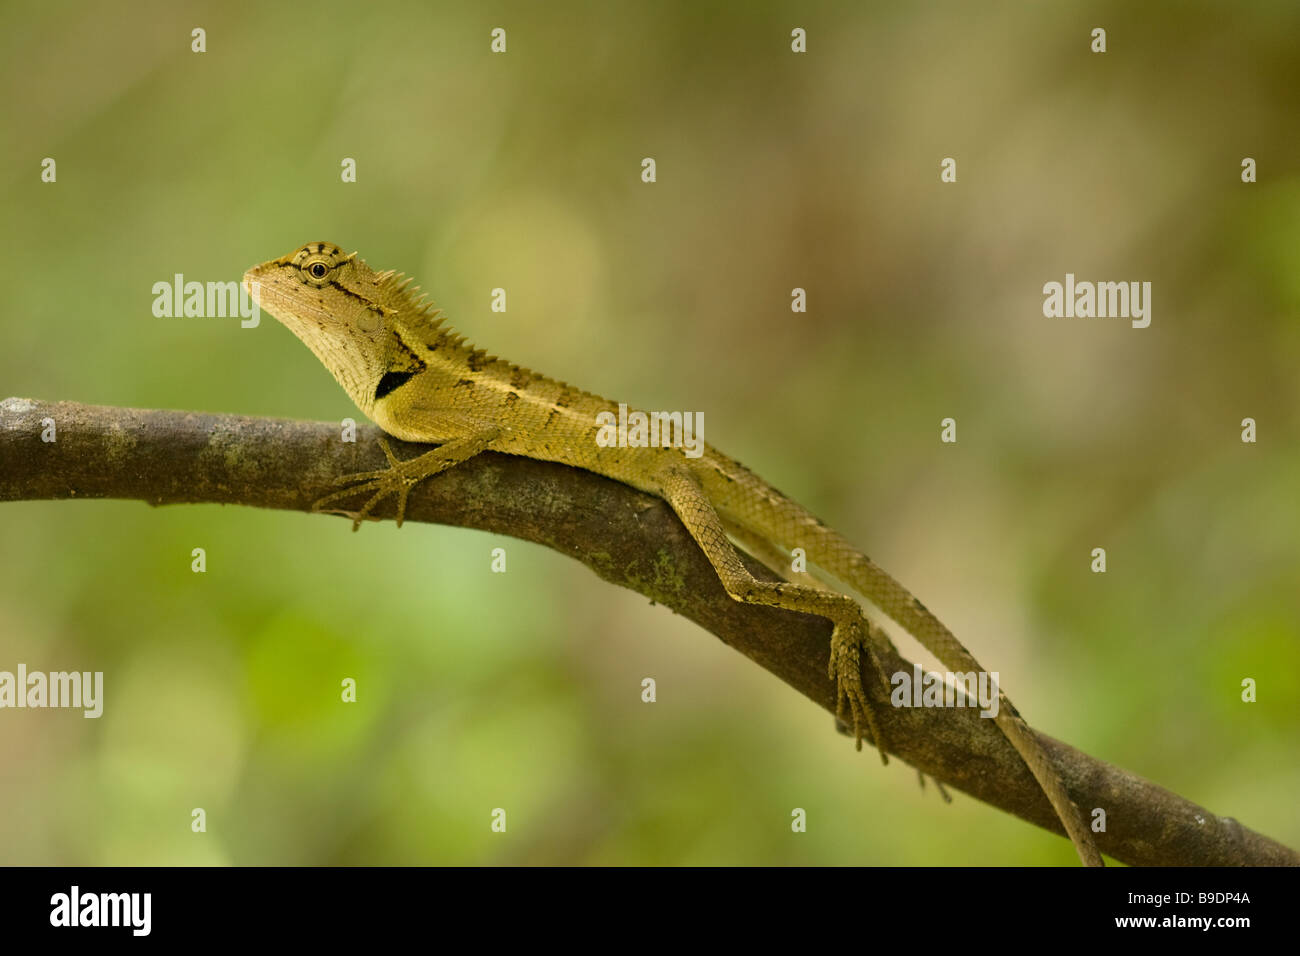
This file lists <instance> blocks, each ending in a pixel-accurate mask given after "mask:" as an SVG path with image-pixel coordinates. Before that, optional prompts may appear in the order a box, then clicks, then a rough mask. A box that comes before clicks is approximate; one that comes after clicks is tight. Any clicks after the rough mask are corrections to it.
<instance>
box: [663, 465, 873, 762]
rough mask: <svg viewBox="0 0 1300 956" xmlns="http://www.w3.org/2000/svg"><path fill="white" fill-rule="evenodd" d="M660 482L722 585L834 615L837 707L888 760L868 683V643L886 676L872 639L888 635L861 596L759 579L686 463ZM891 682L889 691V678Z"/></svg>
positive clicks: (751, 600)
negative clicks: (864, 673)
mask: <svg viewBox="0 0 1300 956" xmlns="http://www.w3.org/2000/svg"><path fill="white" fill-rule="evenodd" d="M660 488H661V491H660V493H661V494H662V496H663V498H664V500H666V501H667V502H668V504H669V505H671V506H672V509H673V511H675V512H677V516H678V517H679V518H681V520H682V524H683V525H685V526H686V530H687V531H689V532H690V534H691V537H692V538H694V539H695V542H696V543H697V544H698V545H699V546H700V548H701V549H702V550H703V551H704V554H705V556H706V557H707V558H708V559H709V563H710V564H712V565H713V569H714V570H715V571H716V572H717V573H718V578H719V579H720V580H721V581H722V586H723V587H724V588H726V591H727V594H729V595H730V596H731V597H732V598H734V599H735V600H737V601H741V602H743V603H745V604H766V605H768V606H770V607H782V608H788V609H789V610H792V611H802V612H803V613H805V614H816V615H818V616H820V617H825V618H829V619H830V620H831V622H832V623H833V624H834V625H835V629H834V630H833V631H832V632H831V649H830V665H829V676H830V679H831V680H833V681H834V682H835V688H836V703H835V707H836V711H837V712H838V713H839V714H840V715H842V714H843V708H844V705H845V704H846V703H847V704H848V705H849V710H850V719H851V720H852V723H853V733H854V737H855V739H856V742H857V745H858V748H859V749H861V747H862V736H863V735H862V731H863V724H864V723H865V725H866V728H867V729H868V730H869V731H870V734H871V738H872V741H873V742H874V743H875V745H876V749H877V750H878V751H879V752H880V759H881V762H882V763H888V762H889V758H888V756H887V755H886V753H885V738H884V736H883V734H882V733H881V730H880V726H879V724H878V723H877V722H876V717H875V712H874V711H873V710H872V705H871V701H870V699H869V698H868V697H867V695H866V693H865V691H864V690H863V689H862V667H863V664H864V663H865V662H864V661H863V659H862V651H863V650H864V649H865V650H866V652H867V655H868V657H869V658H870V663H871V666H872V667H873V669H874V670H875V671H876V673H877V674H878V675H879V677H880V679H881V681H882V682H883V681H885V677H884V670H883V668H882V667H881V664H880V661H879V659H878V657H877V656H876V652H875V647H874V645H873V643H872V642H873V641H874V640H881V639H883V635H882V634H881V633H880V631H879V630H878V629H876V628H875V625H873V624H872V623H871V622H870V621H869V620H867V618H866V616H865V615H864V614H863V613H862V608H861V607H860V606H859V605H858V602H857V601H855V600H853V598H851V597H849V596H848V595H847V594H840V593H839V592H837V591H831V590H828V589H824V588H820V587H814V586H810V585H806V584H793V583H789V582H780V583H777V582H772V581H760V580H758V579H757V578H756V577H754V576H753V575H752V574H750V573H749V569H748V568H746V567H745V565H744V564H743V563H742V562H741V560H740V555H738V554H737V553H736V549H735V547H733V546H732V544H731V540H730V539H729V538H728V537H727V531H726V527H725V525H724V524H723V522H722V519H721V518H719V517H718V513H717V511H715V510H714V507H713V504H712V502H710V501H709V498H708V495H707V494H705V492H704V489H703V488H702V487H701V486H700V483H699V482H698V481H697V480H696V478H695V476H694V475H693V474H691V472H690V471H689V470H688V469H686V468H684V467H682V468H675V469H671V470H669V471H667V472H666V473H665V474H664V475H662V476H661V479H660ZM885 688H886V693H888V684H887V683H886V684H885Z"/></svg>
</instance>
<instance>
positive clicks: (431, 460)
mask: <svg viewBox="0 0 1300 956" xmlns="http://www.w3.org/2000/svg"><path fill="white" fill-rule="evenodd" d="M244 281H245V283H246V284H247V285H248V286H249V288H250V291H252V293H253V294H254V296H255V297H256V299H257V301H258V303H259V304H260V305H261V306H262V307H263V308H265V309H266V310H267V311H268V312H270V313H271V314H272V315H273V316H275V318H277V319H278V320H279V321H280V322H281V323H283V324H284V325H285V326H286V327H288V328H289V330H290V331H292V332H293V333H294V334H295V335H297V336H298V337H299V338H300V339H302V340H303V342H305V343H306V344H307V346H308V347H310V348H311V350H312V351H313V352H315V353H316V356H317V358H319V359H320V360H321V362H322V363H323V364H324V365H325V367H326V368H328V369H329V370H330V372H332V373H333V375H334V377H335V378H336V379H337V380H338V381H339V383H340V384H341V385H342V386H343V388H344V389H345V390H346V391H347V393H348V394H349V395H350V396H351V397H352V399H353V401H354V402H356V404H357V406H358V407H359V408H360V409H361V410H362V411H363V412H364V413H365V414H366V415H367V416H369V417H370V418H371V419H372V420H373V421H374V422H375V423H376V424H378V425H379V426H380V427H381V428H382V429H383V430H384V431H385V432H387V433H388V434H390V435H393V436H395V437H397V438H401V439H404V440H406V441H412V442H427V443H437V444H438V446H439V447H438V448H436V449H434V450H432V451H429V452H427V453H425V454H423V455H421V456H419V457H418V458H414V459H412V460H410V461H398V460H397V459H396V458H395V457H394V456H393V455H392V453H391V451H390V450H389V448H388V446H387V444H385V445H384V451H385V454H386V455H387V456H388V459H389V463H390V466H391V467H390V468H388V469H385V470H383V471H378V472H367V473H362V474H359V475H350V476H347V478H346V479H344V480H345V481H346V482H347V483H348V484H350V485H351V487H348V488H345V489H344V490H342V491H340V492H337V493H335V494H333V495H329V496H327V497H326V498H324V499H322V500H321V501H319V502H317V507H321V506H324V505H328V504H331V503H333V502H335V501H338V500H340V499H341V498H343V497H346V496H350V495H353V494H357V493H359V492H369V493H370V497H369V498H368V500H367V501H366V502H365V504H364V505H363V506H362V508H361V511H360V512H359V513H357V514H356V516H355V520H354V524H353V527H354V528H356V527H358V526H359V524H360V522H361V520H363V519H364V518H365V517H366V516H367V515H368V514H369V513H370V511H371V510H372V509H373V508H374V506H375V505H376V504H377V503H378V502H379V501H381V500H383V498H385V497H387V496H388V495H391V494H395V495H397V496H398V512H397V521H398V524H401V520H402V516H403V513H404V510H405V504H406V496H407V493H408V492H409V490H410V488H411V487H412V486H414V485H415V484H416V483H418V482H419V481H421V480H423V479H424V478H427V477H429V476H431V475H435V474H437V473H438V472H440V471H443V470H445V469H447V468H450V467H452V466H454V465H456V464H459V463H460V462H462V461H465V460H466V459H468V458H471V457H473V456H474V455H476V454H478V453H479V452H482V451H489V450H490V451H496V452H504V453H506V454H511V455H521V456H524V457H527V458H534V459H541V460H546V461H553V462H559V463H561V464H565V465H571V466H573V467H575V468H584V469H586V470H588V471H592V472H595V473H597V474H600V475H604V476H606V477H608V478H612V479H614V480H615V481H620V482H623V483H624V484H627V485H631V486H632V487H634V488H637V489H640V490H641V491H644V492H648V493H650V494H654V495H657V496H659V497H661V498H663V499H664V500H665V501H667V502H668V504H669V505H670V506H671V507H672V508H673V510H674V511H675V512H676V513H677V515H678V517H679V518H680V519H681V521H682V523H683V525H685V527H686V529H687V530H688V531H689V532H690V534H691V536H692V537H693V538H694V539H695V541H696V542H697V543H698V544H699V545H700V547H701V548H702V549H703V551H704V553H705V555H706V556H707V557H708V559H709V561H710V563H711V564H712V565H713V567H714V569H715V570H716V571H717V572H718V576H719V578H720V579H721V581H722V584H723V586H724V587H725V588H726V590H727V593H728V594H730V595H731V596H732V597H733V598H735V599H736V600H738V601H743V602H746V603H753V604H766V605H771V606H775V607H782V608H787V609H790V610H795V611H802V612H804V613H808V614H817V615H820V616H823V617H826V618H829V619H830V620H831V621H832V623H833V624H834V631H833V633H832V637H831V658H830V660H831V663H830V670H831V675H830V676H831V678H832V679H833V680H835V681H836V683H837V688H838V693H839V699H840V705H841V707H842V706H843V704H844V703H846V702H847V703H848V705H849V708H850V711H851V718H852V721H853V725H854V729H855V733H856V734H857V735H858V739H859V746H860V745H861V735H862V725H863V724H864V723H865V724H866V726H867V728H868V729H869V730H870V731H871V734H872V737H873V739H874V740H875V742H876V745H877V747H878V748H879V749H880V752H881V756H882V758H883V757H884V741H883V738H882V736H881V733H880V729H879V727H878V726H877V723H876V721H875V719H874V715H873V714H872V711H871V709H870V707H869V705H868V701H867V698H866V696H865V695H864V693H863V691H862V676H861V675H862V667H863V664H864V662H863V661H862V660H861V655H862V653H863V652H865V653H866V654H867V655H868V657H869V658H870V660H871V663H872V665H873V666H874V667H875V669H876V670H877V673H878V674H879V676H880V677H881V679H882V680H883V679H884V676H883V674H882V673H880V668H879V664H878V662H876V659H875V653H874V651H873V649H872V648H873V642H883V641H887V638H886V637H884V635H883V632H881V631H880V630H879V629H878V628H876V627H875V625H874V624H872V623H871V622H870V621H869V620H868V619H867V618H866V616H865V615H864V614H863V611H862V608H861V606H860V605H859V604H858V602H857V601H856V600H855V599H854V598H852V597H850V596H849V595H847V594H844V593H841V592H839V591H836V590H832V589H830V588H828V587H822V586H820V585H818V584H815V583H806V582H807V580H808V579H807V576H803V575H798V576H796V575H794V574H792V573H791V571H790V568H789V566H788V562H785V561H778V560H777V559H778V558H779V557H780V553H781V552H782V551H784V553H785V554H789V553H790V550H791V549H793V548H796V547H798V548H803V549H804V551H805V553H806V554H807V556H808V560H809V562H810V563H812V564H814V565H816V566H817V567H818V568H819V569H820V570H821V571H822V572H824V573H825V575H827V576H829V577H830V578H833V579H835V580H836V581H839V582H841V583H843V584H846V585H848V586H849V588H851V589H853V590H855V591H857V592H858V593H860V594H862V595H864V596H865V597H867V598H868V599H869V600H870V601H871V602H872V603H874V604H875V605H876V606H877V607H879V608H880V610H881V611H883V612H884V613H885V614H887V615H888V616H889V617H890V618H892V619H893V620H894V621H895V622H897V623H898V624H899V625H901V626H902V627H903V628H905V629H906V630H907V631H909V632H910V633H911V634H912V635H913V637H915V638H916V639H917V640H918V641H919V642H920V643H921V644H922V645H923V646H924V647H926V648H927V649H928V650H929V651H930V652H931V653H933V654H934V655H935V656H936V657H937V658H938V659H939V660H940V661H941V662H942V663H943V664H944V666H946V667H948V668H950V669H951V670H952V671H954V672H957V673H967V672H972V671H974V672H979V671H982V668H981V667H980V665H979V663H978V662H977V661H976V660H975V658H974V657H973V656H972V655H971V654H970V652H969V651H967V650H966V648H965V647H963V646H962V645H961V643H960V642H959V641H958V640H957V638H956V637H955V636H954V635H953V634H952V633H951V632H950V631H949V630H948V629H947V628H946V627H945V626H944V625H943V624H942V623H940V622H939V621H938V619H936V618H935V617H934V615H933V614H931V613H930V612H929V611H927V610H926V609H925V607H924V606H923V605H922V604H921V602H920V601H918V600H917V599H916V598H914V597H912V595H911V594H910V593H908V591H907V590H906V589H905V588H904V587H903V586H902V585H901V584H899V583H898V582H897V581H895V580H894V579H893V578H892V577H890V576H889V575H888V574H887V573H886V572H885V571H883V570H882V569H881V568H879V567H878V566H876V565H875V564H874V563H873V562H872V561H871V560H870V559H869V558H867V557H866V556H865V555H864V554H862V553H861V552H860V551H858V550H857V549H856V548H854V547H853V546H852V545H851V544H849V542H848V541H846V540H845V539H844V538H843V537H841V536H840V535H839V534H838V533H837V532H835V531H834V530H832V529H831V528H829V527H827V526H826V525H825V524H823V523H822V522H821V521H819V520H818V519H817V518H815V517H814V516H813V515H811V514H810V513H809V512H808V511H807V510H805V509H804V508H803V507H801V506H800V505H799V504H798V503H797V502H795V501H792V500H791V499H789V498H787V497H786V496H785V495H783V494H781V493H780V492H778V491H777V490H776V489H774V488H773V487H772V486H770V485H768V484H767V483H766V482H764V481H763V480H762V479H761V478H759V477H758V476H757V475H755V474H754V473H753V472H751V471H749V469H747V468H745V467H744V466H743V465H741V464H740V463H739V462H736V461H734V460H732V459H730V458H728V457H727V456H725V455H723V454H722V453H721V452H719V451H717V450H716V449H714V448H712V447H711V446H707V445H705V446H704V447H703V449H702V453H701V454H699V455H698V456H697V457H691V456H689V455H687V454H686V450H685V449H684V448H683V447H682V446H681V444H677V445H672V446H665V445H663V444H661V445H660V446H659V447H627V446H626V445H619V444H612V445H611V444H607V443H604V444H603V443H602V442H600V441H598V435H599V432H600V429H601V424H600V422H599V421H598V419H597V416H598V415H600V414H601V413H609V414H611V415H614V416H617V415H618V414H619V406H618V405H617V404H616V403H614V402H611V401H609V400H607V399H604V398H601V397H600V396H598V395H593V394H591V393H589V392H584V391H581V390H580V389H577V388H574V387H572V386H570V385H566V384H564V383H563V382H558V381H555V380H554V379H551V378H547V377H546V376H544V375H539V374H537V373H535V372H531V371H529V370H528V369H524V368H520V367H519V366H516V365H512V364H510V363H509V362H506V361H504V360H502V359H499V358H496V357H495V356H491V355H488V354H486V353H485V352H483V351H482V350H480V349H475V348H473V347H472V346H470V345H469V344H468V343H466V342H465V340H464V339H463V338H462V337H461V336H459V335H456V334H455V333H454V332H452V330H451V329H449V328H447V327H446V326H445V325H444V323H443V320H442V319H441V318H439V314H438V311H437V310H435V309H433V308H432V307H431V306H429V305H428V304H426V302H425V300H424V297H423V296H419V297H416V295H415V291H416V290H414V289H412V288H410V287H409V280H403V279H402V277H401V276H399V275H397V274H395V273H393V272H382V273H377V272H375V271H374V270H372V269H371V268H370V267H369V266H367V265H366V264H365V262H363V261H362V260H361V259H359V258H357V256H356V254H355V253H353V254H352V255H346V254H344V253H343V251H342V250H341V249H340V248H339V247H337V246H334V245H331V244H329V243H323V242H313V243H308V244H307V245H306V246H303V247H302V248H301V249H299V250H297V251H296V252H294V253H292V254H291V255H288V256H285V257H283V258H280V259H273V260H271V261H270V262H265V263H263V264H262V265H260V266H256V267H255V268H253V269H250V270H249V271H248V273H247V274H246V275H245V277H244ZM732 538H735V539H736V540H739V541H740V542H742V543H743V544H749V545H752V546H753V550H754V551H755V556H756V557H758V558H759V559H760V560H763V561H765V563H767V564H769V565H771V566H772V567H773V570H774V571H776V572H777V573H778V574H779V575H781V576H782V577H783V578H786V579H787V580H785V581H782V582H768V581H759V580H758V579H756V578H754V577H753V576H752V575H751V574H750V573H749V571H748V570H747V569H746V568H745V566H744V565H743V564H742V563H741V560H740V558H739V556H738V554H737V552H736V550H735V548H734V546H733V545H732V543H731V539H732ZM782 565H784V566H782ZM875 646H879V645H878V644H876V645H875ZM998 693H999V707H998V711H997V717H996V718H995V719H996V721H997V723H998V726H999V727H1001V729H1002V731H1003V732H1004V733H1005V734H1006V736H1007V738H1008V739H1009V740H1010V741H1011V743H1012V745H1013V746H1015V748H1016V750H1017V751H1018V752H1019V753H1020V754H1021V756H1022V757H1023V758H1024V760H1025V762H1026V763H1027V764H1028V765H1029V768H1030V770H1031V771H1032V772H1033V774H1034V776H1035V778H1036V779H1037V780H1038V782H1039V784H1040V785H1041V786H1042V787H1043V790H1044V792H1045V793H1046V794H1047V797H1048V799H1049V800H1050V801H1051V803H1052V806H1053V808H1054V809H1055V811H1056V812H1057V814H1058V815H1059V817H1060V818H1061V822H1062V823H1063V825H1064V826H1065V829H1066V831H1067V832H1068V834H1069V835H1070V838H1071V840H1073V841H1074V844H1075V847H1076V849H1077V850H1078V851H1079V855H1080V857H1081V858H1082V859H1083V861H1084V862H1085V863H1087V864H1089V865H1101V862H1102V861H1101V856H1100V853H1099V852H1098V851H1097V848H1096V846H1095V844H1094V843H1093V840H1092V834H1091V831H1090V830H1089V828H1088V826H1087V823H1086V822H1085V820H1084V818H1083V816H1082V814H1081V813H1080V812H1079V810H1078V808H1077V807H1076V806H1075V805H1074V803H1073V802H1072V801H1071V799H1070V797H1069V795H1068V793H1067V792H1066V790H1065V786H1064V784H1063V783H1062V781H1061V777H1060V774H1059V773H1058V772H1057V770H1056V768H1055V766H1054V765H1053V763H1052V761H1051V759H1050V758H1049V757H1048V755H1047V754H1046V752H1045V751H1044V750H1043V748H1042V745H1041V744H1040V743H1039V741H1038V740H1037V738H1036V737H1035V735H1034V733H1033V731H1032V730H1030V729H1029V727H1028V726H1027V725H1026V724H1025V722H1024V721H1023V720H1022V719H1021V717H1020V715H1019V714H1018V713H1017V712H1016V710H1015V708H1014V707H1013V706H1012V705H1011V702H1010V701H1009V700H1007V698H1006V697H1005V695H1003V694H1002V693H1001V691H1000V690H999V692H998Z"/></svg>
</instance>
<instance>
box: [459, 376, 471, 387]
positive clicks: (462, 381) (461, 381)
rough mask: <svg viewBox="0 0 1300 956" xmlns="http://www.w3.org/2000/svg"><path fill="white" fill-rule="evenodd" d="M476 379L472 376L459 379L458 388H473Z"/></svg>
mask: <svg viewBox="0 0 1300 956" xmlns="http://www.w3.org/2000/svg"><path fill="white" fill-rule="evenodd" d="M473 387H474V380H473V379H472V378H462V379H457V381H456V388H473Z"/></svg>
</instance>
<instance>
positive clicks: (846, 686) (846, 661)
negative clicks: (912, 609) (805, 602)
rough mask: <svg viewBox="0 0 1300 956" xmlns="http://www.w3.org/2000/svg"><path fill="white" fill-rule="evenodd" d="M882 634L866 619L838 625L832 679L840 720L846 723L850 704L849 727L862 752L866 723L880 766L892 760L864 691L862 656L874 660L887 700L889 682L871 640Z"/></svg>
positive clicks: (831, 661) (830, 671)
mask: <svg viewBox="0 0 1300 956" xmlns="http://www.w3.org/2000/svg"><path fill="white" fill-rule="evenodd" d="M878 634H879V632H877V631H874V630H873V628H872V625H871V622H870V621H868V620H867V619H866V618H860V619H859V620H856V621H837V622H836V624H835V630H834V631H833V632H832V633H831V657H830V667H829V676H830V679H831V680H833V681H835V690H836V699H835V713H836V716H837V717H839V718H840V719H841V720H845V717H844V705H845V703H846V702H847V703H848V705H849V718H848V719H847V720H845V723H850V722H851V724H852V726H853V737H854V740H855V741H856V743H857V747H858V749H859V750H861V749H862V730H863V724H864V723H865V724H866V729H867V730H868V732H869V733H870V734H871V739H872V741H873V742H874V743H875V745H876V749H877V750H878V751H879V752H880V762H881V763H883V764H888V763H889V756H888V755H887V754H886V753H885V737H884V734H883V733H882V732H881V729H880V725H879V723H877V721H876V714H875V710H874V708H873V706H872V703H871V700H870V699H869V698H868V697H867V695H866V692H865V691H864V690H863V689H862V663H863V662H862V652H863V651H864V650H865V651H866V653H867V657H868V658H869V659H870V666H871V669H872V670H873V671H875V673H876V675H877V676H878V677H879V678H880V681H881V684H882V685H883V686H884V688H885V696H886V698H887V697H888V696H889V681H888V680H887V679H886V677H885V671H884V668H883V667H882V666H881V663H880V659H879V657H877V656H876V651H875V648H874V647H873V646H872V643H871V638H872V637H877V636H878ZM880 636H883V635H880ZM886 640H887V639H886Z"/></svg>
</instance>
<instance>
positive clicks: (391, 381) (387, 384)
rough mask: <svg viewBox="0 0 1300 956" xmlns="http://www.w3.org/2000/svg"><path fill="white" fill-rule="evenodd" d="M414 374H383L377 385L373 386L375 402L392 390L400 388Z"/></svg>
mask: <svg viewBox="0 0 1300 956" xmlns="http://www.w3.org/2000/svg"><path fill="white" fill-rule="evenodd" d="M413 375H415V373H414V372H385V373H384V376H383V378H381V379H380V380H379V384H378V385H376V386H375V401H379V400H380V399H381V398H383V397H384V396H385V395H388V394H390V393H391V392H392V391H393V390H395V389H397V388H400V387H401V386H403V385H405V384H406V383H407V382H409V381H410V380H411V377H412V376H413Z"/></svg>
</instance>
